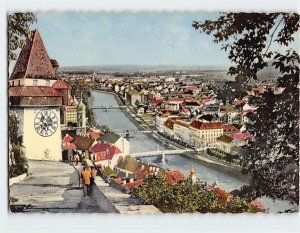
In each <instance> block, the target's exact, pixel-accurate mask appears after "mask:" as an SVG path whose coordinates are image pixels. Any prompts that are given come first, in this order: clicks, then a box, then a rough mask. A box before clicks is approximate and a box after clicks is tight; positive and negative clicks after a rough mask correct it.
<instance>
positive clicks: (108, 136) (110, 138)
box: [97, 132, 121, 144]
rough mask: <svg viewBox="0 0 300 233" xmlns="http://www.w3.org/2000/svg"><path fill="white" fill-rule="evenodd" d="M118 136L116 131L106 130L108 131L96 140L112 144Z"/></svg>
mask: <svg viewBox="0 0 300 233" xmlns="http://www.w3.org/2000/svg"><path fill="white" fill-rule="evenodd" d="M120 137H121V136H120V135H118V134H116V133H113V132H108V133H105V134H103V135H102V136H100V137H99V138H98V140H97V141H101V142H108V143H110V144H114V143H116V142H117V141H118V140H119V138H120Z"/></svg>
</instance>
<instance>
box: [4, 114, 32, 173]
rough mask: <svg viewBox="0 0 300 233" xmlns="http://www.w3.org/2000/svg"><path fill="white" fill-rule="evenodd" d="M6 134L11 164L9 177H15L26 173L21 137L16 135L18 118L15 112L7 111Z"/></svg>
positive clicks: (26, 164) (26, 163)
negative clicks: (9, 147)
mask: <svg viewBox="0 0 300 233" xmlns="http://www.w3.org/2000/svg"><path fill="white" fill-rule="evenodd" d="M8 126H9V127H8V136H9V141H10V145H11V149H10V152H9V156H10V160H11V163H12V165H11V166H10V168H9V177H15V176H19V175H22V174H24V173H27V171H28V161H27V159H26V158H25V153H24V150H23V146H22V143H23V138H22V137H21V136H18V130H19V120H18V118H17V115H16V114H13V113H9V116H8Z"/></svg>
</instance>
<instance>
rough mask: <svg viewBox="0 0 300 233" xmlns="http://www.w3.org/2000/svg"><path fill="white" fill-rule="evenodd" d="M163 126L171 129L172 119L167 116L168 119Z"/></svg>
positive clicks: (172, 126) (172, 125)
mask: <svg viewBox="0 0 300 233" xmlns="http://www.w3.org/2000/svg"><path fill="white" fill-rule="evenodd" d="M165 126H166V127H167V128H169V129H171V130H173V128H174V121H173V120H172V119H171V118H169V119H168V120H166V122H165Z"/></svg>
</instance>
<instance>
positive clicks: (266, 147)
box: [242, 74, 299, 203]
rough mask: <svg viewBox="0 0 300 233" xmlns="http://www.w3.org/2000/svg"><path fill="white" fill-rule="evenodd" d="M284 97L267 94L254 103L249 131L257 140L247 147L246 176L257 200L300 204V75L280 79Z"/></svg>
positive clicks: (243, 161) (271, 93)
mask: <svg viewBox="0 0 300 233" xmlns="http://www.w3.org/2000/svg"><path fill="white" fill-rule="evenodd" d="M279 82H282V84H283V85H285V90H284V91H283V93H282V94H278V95H275V94H274V93H273V92H272V91H271V90H268V91H267V92H265V93H264V94H263V95H261V96H259V97H253V98H252V103H253V104H255V105H256V106H257V107H258V110H257V114H250V115H249V118H250V120H251V123H250V124H248V126H247V128H248V129H249V131H250V132H251V133H252V134H253V135H254V137H255V138H256V141H255V142H252V143H250V144H249V145H248V149H249V150H250V151H251V153H250V154H249V155H248V156H245V158H243V159H242V164H243V167H244V172H246V173H249V174H251V176H252V178H253V179H252V182H251V184H250V185H251V187H252V188H253V190H254V191H255V193H256V195H257V196H262V195H266V194H267V195H268V196H269V197H271V198H274V199H275V198H280V199H285V200H290V201H292V202H295V203H299V122H298V120H299V118H298V111H299V100H298V97H299V89H298V88H297V83H298V82H299V74H296V75H292V74H291V75H285V76H283V78H281V79H279Z"/></svg>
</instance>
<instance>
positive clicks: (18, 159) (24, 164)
mask: <svg viewBox="0 0 300 233" xmlns="http://www.w3.org/2000/svg"><path fill="white" fill-rule="evenodd" d="M22 148H23V147H22V146H20V145H13V153H14V157H15V160H14V163H13V164H12V165H11V166H10V168H9V177H10V178H11V177H15V176H19V175H22V174H24V173H27V172H28V161H27V158H26V157H25V155H24V151H23V149H22Z"/></svg>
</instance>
